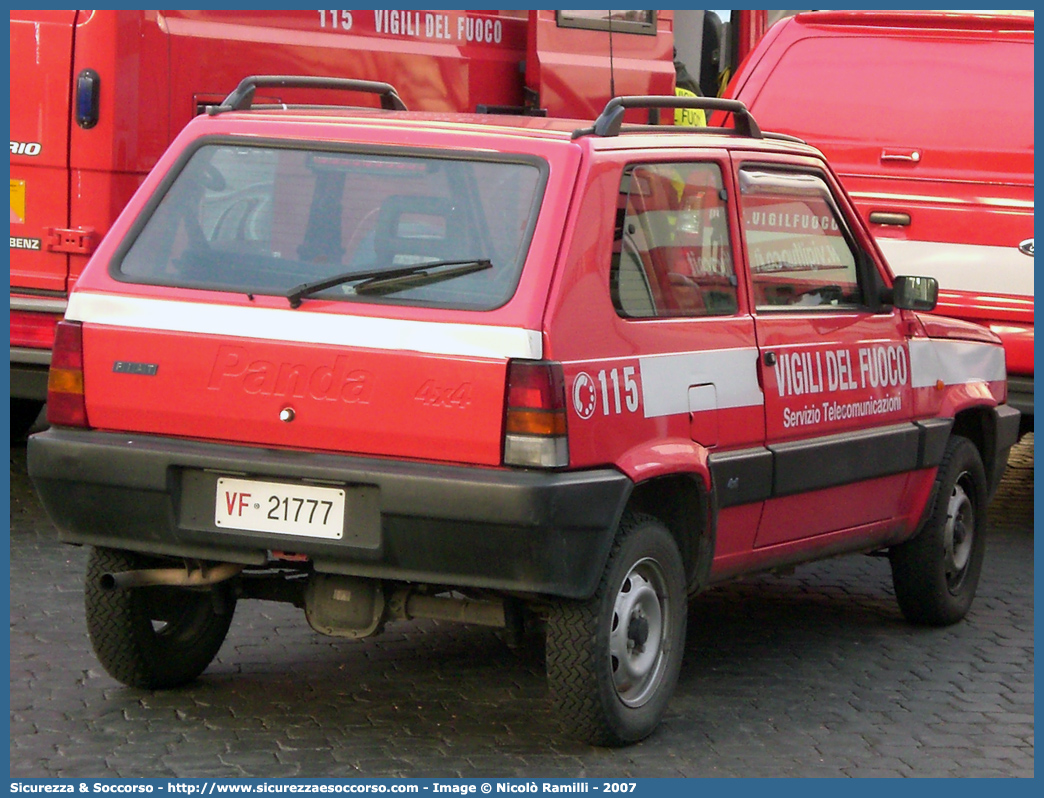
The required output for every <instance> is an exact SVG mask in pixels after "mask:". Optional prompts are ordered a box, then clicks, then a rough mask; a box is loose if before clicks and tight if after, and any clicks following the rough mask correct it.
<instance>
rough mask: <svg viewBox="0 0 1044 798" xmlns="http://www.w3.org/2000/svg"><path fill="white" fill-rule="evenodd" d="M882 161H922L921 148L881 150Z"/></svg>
mask: <svg viewBox="0 0 1044 798" xmlns="http://www.w3.org/2000/svg"><path fill="white" fill-rule="evenodd" d="M881 160H882V161H902V162H903V163H920V162H921V152H920V150H906V149H901V150H881Z"/></svg>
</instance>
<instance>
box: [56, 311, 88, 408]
mask: <svg viewBox="0 0 1044 798" xmlns="http://www.w3.org/2000/svg"><path fill="white" fill-rule="evenodd" d="M47 422H48V423H49V424H54V425H56V426H62V427H86V426H88V425H87V404H86V402H85V400H84V395H83V326H82V325H81V324H80V322H78V321H60V322H58V329H57V331H56V333H55V336H54V349H53V350H52V352H51V370H50V372H49V373H48V375H47Z"/></svg>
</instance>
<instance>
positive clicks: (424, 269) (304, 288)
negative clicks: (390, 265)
mask: <svg viewBox="0 0 1044 798" xmlns="http://www.w3.org/2000/svg"><path fill="white" fill-rule="evenodd" d="M451 267H456V268H451ZM492 268H493V263H492V261H490V260H489V259H487V258H471V259H469V260H437V261H431V262H428V263H417V264H415V265H413V266H403V267H402V268H399V269H374V270H372V271H365V272H345V273H344V274H335V275H334V276H333V277H327V278H325V279H323V280H316V281H315V282H311V283H301V285H298V286H295V287H294V288H291V289H290V290H289V291H288V292H287V294H286V298H287V300H288V301H289V302H290V307H292V308H297V307H300V306H301V300H302V299H304V298H305V297H306V296H311V295H312V294H318V293H319V292H320V291H325V290H326V289H327V288H335V287H336V286H339V285H344V284H345V283H352V282H355V281H357V280H358V281H361V282H360V283H359V284H358V285H357V286H355V293H356V294H390V293H393V292H395V291H403V290H405V289H407V288H415V287H417V286H421V285H430V284H431V283H437V282H441V281H442V280H450V279H452V278H454V277H461V276H463V275H465V274H471V273H472V272H478V271H482V270H484V269H492ZM431 269H435V270H436V271H434V272H432V271H430V270H431Z"/></svg>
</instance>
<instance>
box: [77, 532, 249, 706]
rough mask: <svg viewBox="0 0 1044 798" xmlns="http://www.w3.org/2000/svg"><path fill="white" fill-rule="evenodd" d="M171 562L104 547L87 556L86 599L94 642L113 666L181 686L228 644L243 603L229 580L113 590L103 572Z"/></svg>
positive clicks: (120, 675)
mask: <svg viewBox="0 0 1044 798" xmlns="http://www.w3.org/2000/svg"><path fill="white" fill-rule="evenodd" d="M164 565H167V566H169V562H168V563H164V562H163V561H158V560H156V559H154V558H149V557H145V556H143V555H140V554H134V553H132V552H126V551H117V550H114V549H102V548H96V549H93V550H92V551H91V555H90V558H89V559H88V561H87V584H86V588H85V591H84V604H85V609H86V614H87V631H88V634H89V635H90V638H91V645H92V647H93V648H94V653H95V655H97V657H98V660H99V661H100V662H101V664H102V666H103V667H104V668H105V670H106V672H107V673H108V674H109V675H110V676H112V678H114V679H116V680H117V681H120V682H123V684H126V685H128V686H130V687H141V688H144V689H147V690H154V689H164V688H169V687H178V686H179V685H183V684H186V683H187V682H190V681H192V680H193V679H195V678H196V677H197V676H199V675H200V674H201V673H202V672H203V671H204V670H206V667H207V666H208V665H209V664H210V662H211V660H213V659H214V657H215V656H216V655H217V652H218V649H219V648H221V644H222V642H224V640H225V635H226V634H227V633H228V627H229V624H230V623H231V622H232V614H233V612H234V610H235V604H236V600H235V596H234V595H233V593H232V592H231V590H230V589H229V586H228V585H227V584H219V585H215V586H213V587H210V588H195V589H191V588H180V587H139V588H130V589H116V590H105V589H103V588H102V586H101V581H102V580H101V577H102V575H103V574H106V573H119V572H122V571H133V570H138V569H143V568H155V567H162V566H164Z"/></svg>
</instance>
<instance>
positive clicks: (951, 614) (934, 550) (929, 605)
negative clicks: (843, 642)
mask: <svg viewBox="0 0 1044 798" xmlns="http://www.w3.org/2000/svg"><path fill="white" fill-rule="evenodd" d="M987 496H988V493H987V488H986V473H985V470H984V469H983V467H982V459H981V458H980V457H979V451H978V449H976V448H975V445H974V444H972V442H971V441H969V440H968V439H967V438H962V437H960V436H957V435H955V436H953V437H952V438H950V440H949V442H948V443H947V444H946V453H945V454H944V456H943V460H942V463H941V464H940V465H939V472H938V476H937V477H936V496H935V507H934V508H933V509H932V514H931V516H930V517H929V519H928V522H927V523H926V524H925V527H924V529H922V530H921V532H919V533H918V535H917V536H916V537H915V538H913V539H912V540H909V541H907V542H906V543H903V544H902V545H900V546H896V547H895V548H893V549H892V550H891V552H890V554H889V559H890V561H891V565H892V582H893V584H894V585H895V597H896V599H897V600H898V602H899V608H900V609H901V610H902V612H903V615H904V616H905V617H906V619H907V620H909V621H912V622H913V623H922V624H928V625H931V626H945V625H948V624H952V623H956V622H957V621H959V620H961V618H963V617H964V616H965V614H966V613H967V612H968V608H969V607H970V606H971V603H972V600H973V599H974V598H975V590H976V588H977V586H978V584H979V573H980V571H981V570H982V560H983V557H984V556H985V553H986V503H987Z"/></svg>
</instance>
